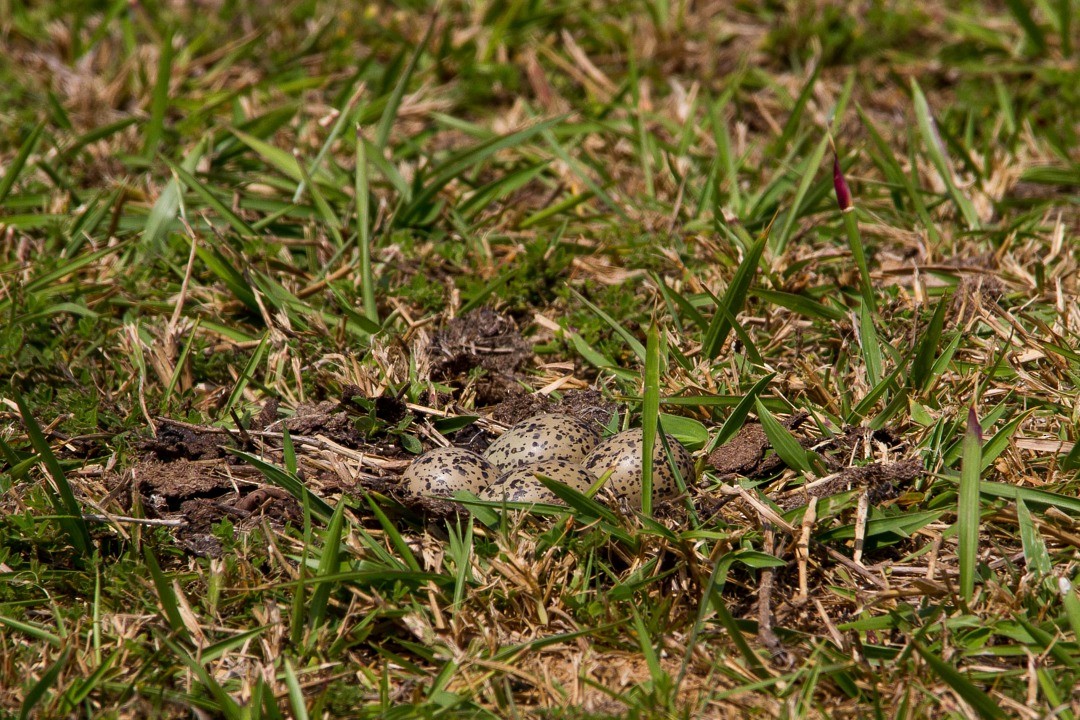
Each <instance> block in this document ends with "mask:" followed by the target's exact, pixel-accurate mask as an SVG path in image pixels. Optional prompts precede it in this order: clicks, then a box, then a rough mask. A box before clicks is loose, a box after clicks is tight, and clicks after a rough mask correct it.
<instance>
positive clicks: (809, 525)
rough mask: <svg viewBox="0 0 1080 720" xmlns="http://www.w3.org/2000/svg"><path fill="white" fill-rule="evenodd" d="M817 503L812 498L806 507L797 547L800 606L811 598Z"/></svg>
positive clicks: (798, 600) (816, 500)
mask: <svg viewBox="0 0 1080 720" xmlns="http://www.w3.org/2000/svg"><path fill="white" fill-rule="evenodd" d="M817 502H818V499H817V498H816V497H812V498H810V504H809V505H807V506H806V512H805V513H804V514H803V520H802V533H800V535H799V542H798V543H796V545H795V558H796V559H797V560H798V562H799V594H798V595H797V596H796V598H795V600H796V602H798V603H799V604H800V605H801V604H802V603H805V602H806V599H807V598H808V597H809V596H810V587H809V586H810V583H809V578H808V575H809V567H808V566H809V563H810V533H811V532H813V530H814V523H815V522H816V521H817Z"/></svg>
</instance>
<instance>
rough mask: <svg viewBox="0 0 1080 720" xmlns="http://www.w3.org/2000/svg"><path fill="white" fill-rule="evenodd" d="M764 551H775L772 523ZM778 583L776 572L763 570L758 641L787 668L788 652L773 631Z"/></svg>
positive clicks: (764, 544) (768, 568) (759, 592)
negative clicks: (773, 608) (773, 611)
mask: <svg viewBox="0 0 1080 720" xmlns="http://www.w3.org/2000/svg"><path fill="white" fill-rule="evenodd" d="M764 529H765V539H764V542H763V544H762V545H763V548H762V549H763V550H764V551H765V552H766V553H768V554H770V555H771V554H772V553H773V552H774V551H775V544H776V529H775V528H774V527H773V526H772V524H771V523H765V528H764ZM775 582H776V571H775V570H774V569H773V568H771V567H767V568H763V569H762V570H761V585H760V586H759V587H758V608H757V610H758V640H760V641H761V644H762V645H764V646H765V647H766V648H768V650H769V652H770V653H772V658H773V661H774V662H776V663H777V664H779V665H783V666H786V665H787V664H788V663H789V662H790V657H789V656H788V652H787V650H785V649H784V645H783V643H781V642H780V638H779V637H777V635H776V632H775V631H774V630H773V618H772V593H773V587H774V586H775Z"/></svg>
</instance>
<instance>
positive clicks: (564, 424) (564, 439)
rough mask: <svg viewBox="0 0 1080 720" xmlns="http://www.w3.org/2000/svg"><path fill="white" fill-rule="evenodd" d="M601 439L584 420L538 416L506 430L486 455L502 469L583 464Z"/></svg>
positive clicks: (560, 416)
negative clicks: (552, 463) (554, 463)
mask: <svg viewBox="0 0 1080 720" xmlns="http://www.w3.org/2000/svg"><path fill="white" fill-rule="evenodd" d="M599 441H600V436H599V435H597V434H596V432H594V431H593V429H592V428H591V427H589V425H588V424H587V423H586V422H584V421H583V420H578V419H577V418H575V417H573V416H571V415H563V414H559V413H552V414H550V415H537V416H536V417H531V418H529V419H528V420H522V421H521V422H519V423H518V424H517V425H514V426H513V427H512V428H510V429H509V430H507V431H506V432H505V433H503V435H502V437H500V438H499V439H498V440H496V441H495V442H493V443H491V447H489V448H488V449H487V452H485V453H484V457H485V458H487V459H488V460H489V461H490V462H492V463H493V464H494V465H495V466H496V467H498V468H499V470H500V471H502V472H509V471H510V470H513V469H515V468H519V467H522V466H524V465H531V464H532V463H538V462H546V461H548V460H565V461H567V462H571V463H580V462H581V461H582V460H584V459H585V456H586V455H588V454H589V453H590V452H592V450H593V448H595V447H596V444H597V443H598V442H599Z"/></svg>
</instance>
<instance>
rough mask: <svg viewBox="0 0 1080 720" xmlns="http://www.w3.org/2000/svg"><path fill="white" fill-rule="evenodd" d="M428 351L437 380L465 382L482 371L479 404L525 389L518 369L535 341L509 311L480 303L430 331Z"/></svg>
mask: <svg viewBox="0 0 1080 720" xmlns="http://www.w3.org/2000/svg"><path fill="white" fill-rule="evenodd" d="M427 353H428V355H429V357H430V359H431V378H432V379H433V380H436V381H443V382H451V383H455V384H457V385H459V386H464V385H465V384H466V383H467V382H468V380H469V377H470V376H474V375H475V373H476V371H477V370H482V371H483V372H482V373H481V374H480V377H479V378H475V384H474V391H475V393H476V403H477V405H480V406H488V405H494V404H496V403H499V402H502V401H504V400H506V399H507V398H511V397H515V396H520V395H523V394H525V390H524V388H523V387H522V386H521V384H520V383H518V373H519V372H520V371H521V370H522V368H524V366H525V365H526V364H527V363H528V362H529V361H530V360H532V358H533V349H532V343H530V342H529V341H528V340H526V339H525V338H524V337H522V335H521V332H520V331H519V330H518V327H517V323H515V322H514V320H513V318H511V317H509V316H507V315H502V314H500V313H498V312H496V311H494V310H492V309H490V308H480V309H478V310H472V311H470V312H468V313H466V314H464V315H462V316H461V317H457V318H454V319H453V320H451V321H450V322H449V323H447V324H446V327H445V328H443V329H442V330H439V331H438V332H436V333H435V334H434V335H433V336H432V338H431V343H430V344H429V345H428V347H427Z"/></svg>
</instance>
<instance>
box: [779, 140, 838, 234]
mask: <svg viewBox="0 0 1080 720" xmlns="http://www.w3.org/2000/svg"><path fill="white" fill-rule="evenodd" d="M828 147H829V138H828V137H827V136H826V137H823V138H821V141H820V142H819V143H818V144H817V147H816V148H814V152H813V153H811V154H810V156H809V157H808V158H807V159H806V161H805V162H804V163H803V164H802V166H801V170H802V179H801V180H800V181H799V186H798V188H796V190H795V197H794V198H792V200H791V207H790V208H789V209H788V212H787V215H786V216H785V217H784V224H783V225H782V226H781V227H780V232H779V233H777V234H776V235H774V236H773V242H772V245H773V250H774V252H776V253H777V254H781V253H783V252H784V249H785V248H786V247H787V243H788V240H789V239H790V238H791V230H792V228H794V227H795V221H796V220H798V219H799V217H800V214H801V213H802V210H803V201H805V200H806V194H807V193H808V192H810V186H811V185H813V184H814V177H815V176H816V175H817V171H818V168H820V167H821V161H822V160H823V159H824V158H825V150H826V149H828Z"/></svg>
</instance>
